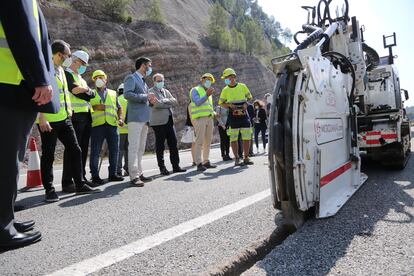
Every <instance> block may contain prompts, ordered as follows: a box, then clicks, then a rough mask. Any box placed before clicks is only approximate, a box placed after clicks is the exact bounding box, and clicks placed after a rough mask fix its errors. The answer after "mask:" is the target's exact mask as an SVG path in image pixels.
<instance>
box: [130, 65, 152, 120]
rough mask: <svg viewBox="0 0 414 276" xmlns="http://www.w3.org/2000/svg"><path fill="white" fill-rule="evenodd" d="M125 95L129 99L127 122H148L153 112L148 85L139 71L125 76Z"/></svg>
mask: <svg viewBox="0 0 414 276" xmlns="http://www.w3.org/2000/svg"><path fill="white" fill-rule="evenodd" d="M124 95H125V99H127V100H128V110H127V122H128V123H130V122H141V123H148V122H149V120H150V113H151V108H150V106H149V102H148V86H147V84H146V83H145V82H144V80H143V79H142V78H141V77H140V76H138V74H137V72H135V73H133V74H131V75H128V76H127V77H126V78H125V80H124Z"/></svg>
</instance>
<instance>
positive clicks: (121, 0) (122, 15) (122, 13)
mask: <svg viewBox="0 0 414 276" xmlns="http://www.w3.org/2000/svg"><path fill="white" fill-rule="evenodd" d="M131 3H132V0H103V1H102V8H103V9H102V11H103V13H105V14H106V15H108V16H110V17H111V18H112V19H113V20H115V21H122V22H128V23H130V22H131V21H132V18H131V16H130V15H129V13H128V11H127V7H128V5H129V4H131Z"/></svg>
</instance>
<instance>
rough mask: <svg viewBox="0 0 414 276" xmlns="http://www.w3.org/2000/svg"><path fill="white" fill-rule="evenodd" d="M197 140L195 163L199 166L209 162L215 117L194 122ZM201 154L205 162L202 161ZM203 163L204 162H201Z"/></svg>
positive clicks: (198, 119) (202, 118)
mask: <svg viewBox="0 0 414 276" xmlns="http://www.w3.org/2000/svg"><path fill="white" fill-rule="evenodd" d="M193 125H194V131H195V135H196V140H195V162H196V164H197V165H199V164H201V163H203V164H205V163H207V162H209V157H210V146H211V140H212V139H213V129H214V122H213V117H211V116H209V117H201V118H197V119H194V120H193ZM201 152H202V153H203V160H201ZM201 161H202V162H201Z"/></svg>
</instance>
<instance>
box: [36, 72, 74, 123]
mask: <svg viewBox="0 0 414 276" xmlns="http://www.w3.org/2000/svg"><path fill="white" fill-rule="evenodd" d="M56 70H57V71H59V73H60V76H61V77H62V78H63V79H62V80H61V79H60V78H59V74H57V72H56V76H55V78H56V83H57V87H58V89H59V97H60V111H59V113H57V114H48V113H43V114H44V116H45V119H46V120H47V121H48V122H50V123H53V122H60V121H63V120H65V119H66V118H67V117H68V116H71V115H72V114H71V113H72V108H71V104H70V96H69V94H70V93H69V90H68V82H67V81H66V76H65V72H64V71H63V69H62V67H59V68H57V69H56ZM65 101H66V104H65ZM66 105H67V108H68V110H67V111H66Z"/></svg>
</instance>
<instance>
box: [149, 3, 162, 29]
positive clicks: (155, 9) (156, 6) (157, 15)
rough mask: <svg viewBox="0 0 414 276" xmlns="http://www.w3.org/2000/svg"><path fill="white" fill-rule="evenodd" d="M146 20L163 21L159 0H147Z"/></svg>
mask: <svg viewBox="0 0 414 276" xmlns="http://www.w3.org/2000/svg"><path fill="white" fill-rule="evenodd" d="M146 15H147V18H146V19H147V20H148V21H151V22H158V23H161V24H163V23H164V16H163V14H162V12H161V5H160V0H151V1H149V5H148V10H147V13H146Z"/></svg>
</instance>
